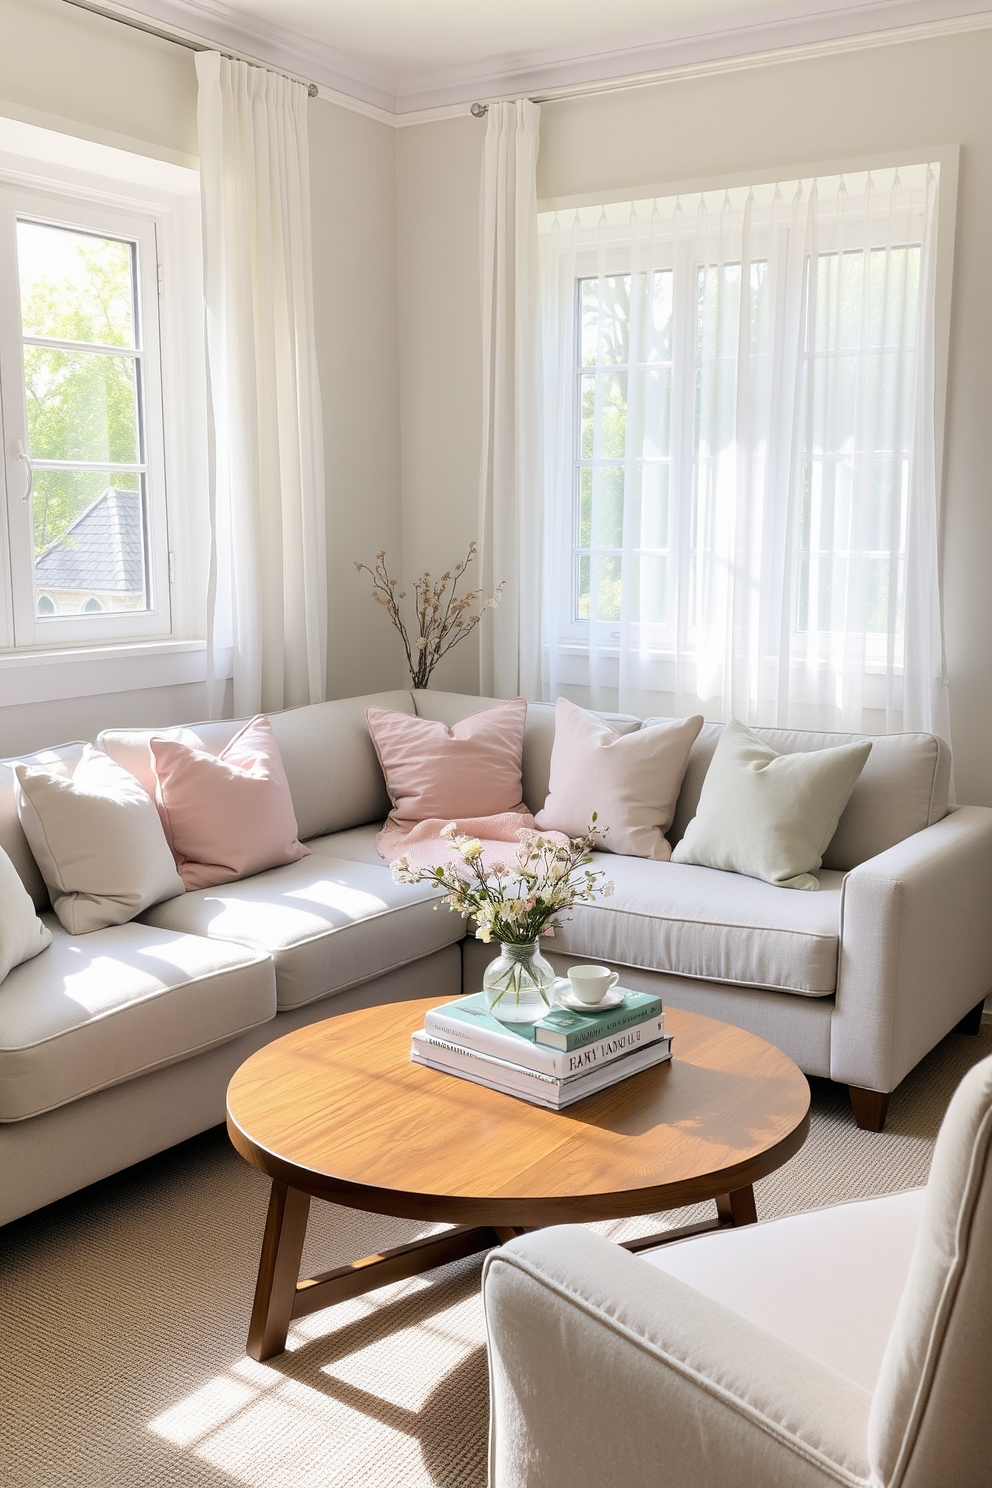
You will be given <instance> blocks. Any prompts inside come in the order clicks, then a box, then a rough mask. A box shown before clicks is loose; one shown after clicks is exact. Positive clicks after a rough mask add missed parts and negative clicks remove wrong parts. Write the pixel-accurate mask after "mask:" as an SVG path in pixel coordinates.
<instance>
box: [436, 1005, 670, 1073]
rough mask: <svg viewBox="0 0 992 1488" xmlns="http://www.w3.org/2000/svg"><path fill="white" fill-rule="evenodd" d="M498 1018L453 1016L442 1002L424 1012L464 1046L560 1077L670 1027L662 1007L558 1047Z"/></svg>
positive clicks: (652, 1039)
mask: <svg viewBox="0 0 992 1488" xmlns="http://www.w3.org/2000/svg"><path fill="white" fill-rule="evenodd" d="M496 1021H497V1020H496V1019H495V1018H486V1019H483V1018H481V1017H473V1018H471V1019H469V1018H466V1017H465V1016H464V1015H462V1016H459V1015H457V1014H456V1015H454V1016H452V1015H451V1014H450V1013H449V1012H448V1010H447V1007H446V1006H442V1007H436V1008H431V1009H430V1011H429V1012H428V1013H427V1014H426V1015H425V1017H424V1032H425V1033H426V1034H428V1036H429V1037H431V1038H438V1039H441V1040H442V1041H443V1042H445V1043H448V1044H455V1045H456V1046H457V1047H458V1048H460V1049H474V1050H476V1051H477V1052H479V1053H481V1054H492V1055H493V1056H494V1057H495V1058H496V1059H504V1060H506V1062H507V1063H508V1064H516V1065H519V1066H521V1067H522V1068H523V1069H530V1070H539V1071H540V1072H541V1073H542V1074H545V1075H550V1076H551V1077H552V1079H555V1080H568V1079H571V1077H572V1076H573V1075H582V1074H585V1073H586V1072H587V1071H588V1070H591V1069H599V1067H600V1066H601V1065H604V1064H609V1063H610V1061H611V1060H613V1059H620V1058H622V1057H623V1056H625V1055H627V1054H631V1053H633V1051H634V1050H635V1049H641V1048H644V1047H645V1046H646V1045H648V1044H654V1043H657V1041H658V1039H660V1038H663V1037H664V1033H665V1015H664V1013H659V1014H658V1015H657V1017H654V1018H646V1019H645V1020H644V1021H643V1022H642V1023H635V1024H634V1025H633V1026H632V1027H630V1028H622V1029H620V1030H618V1031H617V1032H616V1033H613V1034H608V1035H607V1036H605V1037H604V1038H601V1039H597V1040H596V1042H595V1043H593V1044H585V1045H584V1046H583V1047H582V1048H581V1049H553V1048H551V1047H550V1045H548V1044H538V1043H536V1042H535V1041H534V1039H533V1038H528V1037H526V1036H525V1035H523V1034H521V1033H517V1032H515V1031H514V1030H513V1029H512V1028H510V1029H504V1028H500V1027H495V1028H494V1027H492V1024H494V1023H496Z"/></svg>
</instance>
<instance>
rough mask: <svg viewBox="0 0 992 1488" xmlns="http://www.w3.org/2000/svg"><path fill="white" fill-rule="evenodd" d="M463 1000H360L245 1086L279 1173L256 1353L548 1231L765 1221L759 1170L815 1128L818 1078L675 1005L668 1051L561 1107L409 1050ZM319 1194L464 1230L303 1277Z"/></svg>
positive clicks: (241, 1145) (256, 1312) (255, 1125)
mask: <svg viewBox="0 0 992 1488" xmlns="http://www.w3.org/2000/svg"><path fill="white" fill-rule="evenodd" d="M445 1000H447V999H443V998H426V999H421V1000H419V1001H416V1002H400V1003H391V1004H387V1005H386V1006H383V1007H374V1008H362V1009H360V1010H359V1011H358V1012H351V1013H343V1014H341V1015H340V1016H339V1017H336V1018H328V1019H327V1020H326V1021H325V1022H322V1023H314V1024H311V1025H310V1026H309V1027H307V1028H300V1029H297V1030H296V1031H295V1032H293V1033H287V1034H285V1035H284V1036H283V1037H282V1038H279V1039H276V1040H275V1041H274V1042H273V1043H271V1044H268V1045H267V1046H266V1047H265V1048H264V1049H260V1050H259V1051H258V1053H257V1054H253V1055H252V1056H251V1058H250V1059H248V1060H247V1061H246V1062H245V1063H244V1064H243V1065H242V1066H241V1068H240V1069H239V1070H238V1071H237V1073H236V1074H235V1076H234V1078H233V1080H232V1081H231V1084H230V1087H229V1089H228V1095H227V1113H228V1114H227V1128H228V1131H229V1133H230V1136H231V1141H232V1142H233V1143H234V1145H235V1147H236V1148H237V1150H238V1151H239V1152H240V1153H241V1155H242V1157H244V1158H246V1159H247V1161H248V1162H250V1163H252V1164H253V1165H254V1166H255V1167H256V1168H259V1169H261V1171H262V1172H263V1173H265V1174H267V1175H268V1177H270V1178H271V1179H272V1193H271V1197H270V1200H269V1211H268V1217H267V1219H266V1224H265V1234H264V1237H263V1241H262V1258H261V1263H260V1266H259V1272H258V1284H257V1286H256V1289H255V1301H254V1306H253V1308H252V1317H251V1325H250V1329H249V1334H248V1352H249V1354H250V1355H251V1356H252V1357H253V1358H255V1359H268V1358H271V1357H272V1355H273V1354H278V1353H281V1352H282V1350H283V1349H284V1348H285V1345H286V1333H287V1331H288V1328H289V1324H290V1322H291V1321H292V1319H293V1318H298V1317H304V1316H305V1315H306V1314H307V1313H310V1312H316V1311H317V1310H318V1309H319V1308H322V1307H327V1306H329V1305H330V1304H331V1303H332V1302H337V1301H341V1300H343V1299H344V1298H346V1297H354V1296H358V1295H359V1294H361V1293H362V1292H366V1291H370V1290H371V1289H372V1288H374V1287H377V1286H383V1285H385V1284H386V1283H387V1282H391V1281H398V1280H400V1279H401V1278H402V1277H406V1276H413V1275H416V1274H417V1273H418V1272H421V1271H426V1270H428V1269H430V1268H431V1267H433V1266H439V1265H443V1264H445V1263H446V1262H448V1261H452V1260H456V1259H458V1258H460V1257H461V1256H466V1255H471V1254H473V1253H474V1252H476V1251H479V1250H486V1249H488V1248H489V1247H491V1246H492V1245H495V1244H499V1243H501V1242H503V1241H505V1240H508V1239H510V1238H512V1237H513V1236H514V1235H518V1234H522V1233H523V1232H524V1231H525V1230H527V1229H533V1228H535V1227H538V1226H542V1225H550V1224H563V1223H564V1224H568V1223H581V1222H583V1221H586V1220H597V1219H619V1218H623V1217H626V1216H629V1215H634V1214H654V1213H656V1212H658V1211H660V1210H665V1209H678V1208H681V1207H682V1206H683V1205H686V1204H695V1203H698V1202H700V1201H702V1200H709V1199H713V1200H715V1201H716V1209H717V1213H716V1216H715V1217H714V1218H713V1219H712V1220H710V1221H707V1222H705V1223H703V1224H700V1225H693V1226H689V1227H685V1228H683V1229H680V1230H678V1231H674V1230H666V1231H663V1232H662V1233H661V1234H660V1235H652V1236H648V1237H644V1238H642V1239H640V1240H635V1241H628V1242H627V1249H629V1250H641V1249H645V1248H646V1247H647V1246H649V1245H657V1244H660V1243H663V1242H664V1241H667V1240H672V1239H681V1238H683V1237H684V1236H685V1235H687V1234H699V1233H701V1232H702V1231H704V1230H709V1229H717V1228H720V1227H721V1226H725V1225H741V1224H753V1223H754V1221H755V1218H756V1215H755V1208H754V1193H753V1191H752V1187H751V1185H752V1184H753V1183H754V1182H755V1180H756V1179H758V1178H763V1177H764V1176H765V1175H766V1174H767V1173H771V1172H772V1171H773V1170H774V1169H775V1168H777V1167H780V1166H781V1164H782V1163H784V1162H785V1161H786V1160H787V1159H788V1158H790V1157H791V1156H792V1155H793V1154H794V1153H795V1152H797V1151H798V1150H799V1148H800V1147H801V1146H802V1144H803V1142H804V1141H805V1140H806V1134H807V1132H808V1130H809V1086H808V1085H807V1083H806V1079H805V1076H804V1075H803V1074H802V1073H801V1072H800V1071H799V1070H798V1069H797V1068H796V1066H795V1065H794V1064H793V1063H792V1061H791V1059H788V1058H787V1057H786V1056H785V1055H784V1054H783V1053H782V1052H781V1051H780V1050H778V1049H776V1048H774V1047H773V1046H772V1045H771V1044H768V1043H766V1042H765V1041H764V1040H763V1039H759V1038H755V1037H754V1035H753V1034H750V1033H745V1032H744V1031H743V1030H742V1029H740V1028H734V1027H732V1026H731V1025H730V1024H729V1023H718V1022H717V1021H716V1020H715V1019H713V1018H704V1017H702V1016H701V1015H700V1014H698V1013H687V1012H681V1011H680V1010H679V1009H678V1008H669V1009H667V1010H666V1016H667V1020H668V1031H669V1032H670V1033H671V1034H672V1035H673V1038H674V1043H673V1055H674V1057H673V1059H672V1060H671V1062H670V1063H667V1064H662V1065H658V1066H656V1067H655V1068H654V1069H650V1070H644V1071H642V1073H640V1074H637V1075H632V1076H631V1077H630V1078H629V1079H627V1080H624V1081H622V1082H621V1083H620V1084H618V1085H614V1086H612V1087H611V1088H610V1089H608V1090H602V1091H600V1092H599V1093H598V1094H596V1095H590V1096H588V1097H587V1098H586V1099H585V1100H581V1101H577V1102H576V1104H575V1105H573V1106H569V1107H568V1108H567V1109H566V1110H564V1111H548V1110H545V1109H544V1108H543V1107H540V1106H532V1105H528V1104H527V1103H526V1102H524V1101H521V1100H515V1099H514V1098H513V1097H512V1096H508V1095H501V1094H500V1093H499V1092H497V1091H494V1090H488V1089H486V1088H485V1087H483V1086H480V1085H474V1084H471V1083H470V1082H469V1081H467V1080H459V1079H457V1078H456V1077H455V1076H453V1075H446V1074H440V1073H438V1072H437V1071H436V1070H431V1069H427V1068H425V1067H424V1066H423V1065H419V1064H413V1063H411V1061H410V1034H411V1033H412V1032H413V1031H414V1030H415V1029H417V1028H420V1027H421V1026H422V1025H423V1018H424V1013H425V1012H426V1011H427V1009H428V1008H429V1007H434V1006H436V1005H437V1004H438V1003H439V1002H442V1001H445ZM311 1197H313V1198H318V1199H328V1200H330V1201H331V1202H333V1203H336V1204H345V1205H347V1206H349V1207H350V1208H353V1209H365V1210H370V1211H371V1212H372V1213H374V1214H390V1215H399V1216H402V1217H405V1218H409V1219H421V1220H425V1221H434V1222H437V1221H441V1220H444V1221H448V1222H449V1223H451V1224H453V1225H454V1226H455V1228H454V1229H452V1230H448V1231H445V1232H444V1233H443V1234H440V1235H434V1236H430V1237H429V1238H427V1239H425V1240H417V1241H414V1242H413V1243H412V1244H410V1245H404V1246H400V1247H398V1248H397V1249H396V1250H392V1251H388V1252H385V1253H383V1254H382V1255H379V1256H367V1257H365V1258H364V1259H363V1260H359V1261H355V1262H353V1263H352V1264H351V1265H348V1266H341V1267H338V1268H337V1269H336V1270H334V1271H328V1272H326V1273H324V1274H323V1275H321V1276H314V1277H308V1278H306V1279H303V1280H301V1279H300V1275H299V1267H300V1257H301V1254H302V1250H303V1239H304V1235H305V1233H306V1224H307V1215H308V1212H309V1208H310V1200H311Z"/></svg>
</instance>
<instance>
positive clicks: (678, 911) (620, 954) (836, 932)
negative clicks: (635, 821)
mask: <svg viewBox="0 0 992 1488" xmlns="http://www.w3.org/2000/svg"><path fill="white" fill-rule="evenodd" d="M592 867H593V869H594V870H595V869H601V870H602V871H603V872H605V874H606V876H607V878H609V879H612V880H613V882H614V884H615V885H616V891H615V893H614V894H613V896H612V897H611V898H609V899H605V900H604V899H597V900H596V901H595V902H594V903H592V904H579V905H576V907H575V909H574V910H573V911H572V919H571V920H567V921H566V922H565V923H564V924H563V925H562V927H561V929H560V930H558V931H557V932H556V936H555V939H554V941H553V942H552V943H551V949H553V950H555V951H560V952H562V953H563V954H565V955H570V956H581V957H582V958H583V959H584V960H592V961H604V962H606V963H608V964H610V965H616V966H638V967H645V968H648V969H651V970H653V971H670V972H675V973H677V974H678V975H679V976H688V977H699V978H701V979H703V980H704V981H712V982H729V983H736V984H743V985H746V986H750V987H767V988H768V989H770V990H771V991H773V992H796V993H798V994H799V995H800V996H802V997H829V996H830V995H831V994H832V993H833V992H834V991H835V990H836V986H837V954H838V942H839V936H840V896H841V885H842V883H843V881H844V875H843V874H842V873H833V872H830V871H827V870H823V871H821V872H820V873H819V874H818V875H817V877H818V879H819V883H820V889H819V892H818V893H816V894H796V893H794V892H793V890H791V889H783V888H779V887H778V886H777V885H775V884H769V883H763V882H762V881H761V880H760V879H757V878H746V877H744V875H743V874H739V873H724V872H722V871H721V870H720V869H718V868H701V867H697V866H696V865H695V864H690V863H653V862H649V861H647V860H646V859H644V858H622V857H615V856H611V855H610V854H607V853H594V854H593V864H592ZM163 908H168V906H163Z"/></svg>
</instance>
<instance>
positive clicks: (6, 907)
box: [0, 847, 52, 982]
mask: <svg viewBox="0 0 992 1488" xmlns="http://www.w3.org/2000/svg"><path fill="white" fill-rule="evenodd" d="M51 943H52V932H51V930H49V928H48V926H47V925H46V924H44V923H43V922H42V921H41V920H39V918H38V916H37V915H36V914H35V912H34V904H33V903H32V902H31V895H30V894H29V893H28V891H27V889H26V888H25V887H24V885H23V884H22V883H21V879H20V875H19V873H18V872H17V869H16V868H15V867H14V865H13V863H12V862H11V861H10V859H9V858H8V856H7V854H6V853H5V852H4V850H3V848H2V847H0V982H2V981H3V979H4V977H5V976H6V975H7V973H8V972H9V971H13V969H14V967H15V966H20V964H21V962H22V961H30V960H31V957H32V956H37V954H38V952H39V951H43V950H44V949H45V947H46V946H49V945H51Z"/></svg>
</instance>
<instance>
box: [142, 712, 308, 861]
mask: <svg viewBox="0 0 992 1488" xmlns="http://www.w3.org/2000/svg"><path fill="white" fill-rule="evenodd" d="M150 744H151V752H152V764H153V767H154V770H155V776H156V790H155V800H156V803H157V805H158V809H159V813H160V815H161V817H162V825H163V826H164V827H165V835H166V837H167V838H168V842H169V846H170V847H171V848H172V852H173V856H174V857H175V860H176V866H177V867H178V869H179V873H180V876H181V878H182V881H183V883H184V884H185V885H186V887H187V889H209V888H212V887H213V886H214V885H215V884H223V883H231V882H232V880H233V879H236V878H247V877H248V876H249V875H250V874H252V873H261V871H262V869H263V868H278V867H279V866H280V865H281V864H282V863H295V862H296V861H297V860H298V859H299V858H306V857H308V856H309V854H310V849H309V848H308V847H304V846H303V844H302V843H301V842H300V840H299V836H298V830H297V825H296V813H295V812H294V810H293V799H292V797H291V795H290V793H289V782H288V781H287V779H286V772H285V770H284V769H283V765H282V759H281V757H280V754H279V746H278V745H277V744H276V741H275V738H274V737H273V733H272V727H271V725H270V723H269V721H268V719H267V718H263V717H262V716H261V715H259V717H257V718H253V719H252V720H251V722H250V723H246V724H245V726H244V728H243V729H242V730H241V732H240V733H239V734H235V736H234V738H233V739H232V740H231V742H230V744H228V745H227V747H226V749H223V750H222V751H221V753H220V754H219V755H213V754H207V753H206V752H205V751H204V750H202V749H193V748H192V747H191V746H190V745H188V744H180V743H178V741H176V740H174V739H152V740H151V741H150Z"/></svg>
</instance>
